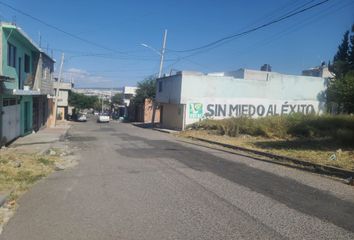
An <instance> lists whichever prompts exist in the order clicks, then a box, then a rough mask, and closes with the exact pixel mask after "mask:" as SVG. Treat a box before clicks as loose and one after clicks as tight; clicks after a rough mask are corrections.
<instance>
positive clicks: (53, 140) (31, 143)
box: [9, 121, 72, 153]
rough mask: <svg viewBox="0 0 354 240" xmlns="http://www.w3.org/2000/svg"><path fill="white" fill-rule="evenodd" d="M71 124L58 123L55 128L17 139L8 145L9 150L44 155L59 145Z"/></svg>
mask: <svg viewBox="0 0 354 240" xmlns="http://www.w3.org/2000/svg"><path fill="white" fill-rule="evenodd" d="M71 124H72V123H71V122H67V121H65V122H64V121H63V122H59V123H58V124H57V126H55V127H52V128H49V127H48V128H45V129H42V130H39V131H38V132H36V133H32V134H29V135H27V136H24V137H21V138H18V139H17V140H15V141H14V142H13V143H11V144H10V145H9V148H16V149H19V150H21V151H24V152H28V153H44V152H45V151H47V150H48V149H49V148H53V147H55V146H56V145H58V144H59V142H60V140H61V139H62V138H63V137H64V136H65V134H66V133H67V131H68V130H69V128H70V127H71Z"/></svg>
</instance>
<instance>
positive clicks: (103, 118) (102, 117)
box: [97, 114, 109, 123]
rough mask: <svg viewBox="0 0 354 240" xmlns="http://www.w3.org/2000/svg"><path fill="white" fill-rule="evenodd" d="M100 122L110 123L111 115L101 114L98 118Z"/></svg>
mask: <svg viewBox="0 0 354 240" xmlns="http://www.w3.org/2000/svg"><path fill="white" fill-rule="evenodd" d="M97 121H98V122H100V123H108V122H109V116H108V115H106V114H100V115H99V116H98V119H97Z"/></svg>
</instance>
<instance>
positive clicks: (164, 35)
mask: <svg viewBox="0 0 354 240" xmlns="http://www.w3.org/2000/svg"><path fill="white" fill-rule="evenodd" d="M166 38H167V30H166V29H165V32H164V34H163V41H162V49H161V51H158V50H156V49H155V48H153V47H151V46H149V45H147V44H145V43H141V44H140V45H141V46H143V47H146V48H148V49H151V50H152V51H154V52H155V53H157V54H158V55H159V56H160V69H159V75H158V78H160V77H161V75H162V67H163V59H164V55H165V49H166Z"/></svg>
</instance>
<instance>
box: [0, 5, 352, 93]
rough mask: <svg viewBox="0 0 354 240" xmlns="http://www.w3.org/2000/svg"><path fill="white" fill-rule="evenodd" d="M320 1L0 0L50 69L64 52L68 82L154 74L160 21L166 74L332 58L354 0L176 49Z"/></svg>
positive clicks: (94, 83)
mask: <svg viewBox="0 0 354 240" xmlns="http://www.w3.org/2000/svg"><path fill="white" fill-rule="evenodd" d="M322 1H323V0H267V1H263V0H219V1H216V0H149V1H146V0H117V1H114V0H105V1H102V0H100V1H98V0H90V1H88V0H60V1H55V0H51V1H43V0H31V1H28V0H11V1H9V0H0V19H1V21H7V22H16V24H17V26H19V27H21V28H22V29H23V30H24V31H25V32H26V33H27V34H28V35H29V36H30V37H31V38H32V39H33V41H34V42H36V43H37V44H38V45H39V44H40V46H41V47H42V48H43V49H44V50H45V51H48V53H49V54H52V53H53V57H54V58H55V60H56V67H55V71H56V73H57V72H58V70H59V65H60V59H61V55H62V53H64V56H65V57H64V64H63V72H64V75H63V76H64V77H65V80H66V81H70V80H71V79H72V80H73V81H74V83H75V87H77V88H88V87H103V88H118V87H122V86H135V85H136V83H137V82H139V81H142V80H144V79H145V78H147V77H149V76H151V75H154V74H157V72H158V71H159V64H160V56H159V53H158V52H159V51H160V49H161V47H162V39H163V32H164V30H165V29H167V31H168V34H167V41H166V52H165V61H164V68H163V73H165V74H170V73H171V72H172V73H173V72H175V71H180V70H188V71H200V72H204V73H207V72H224V71H232V70H237V69H239V68H250V69H259V68H260V66H261V65H263V64H265V63H267V64H270V65H271V66H272V70H273V71H276V72H280V73H284V74H301V71H302V70H304V69H307V68H311V67H315V66H318V65H320V63H321V62H322V61H326V62H328V60H332V59H333V56H334V54H335V53H336V51H337V48H338V45H339V44H340V42H341V40H342V38H343V34H344V32H345V31H346V30H349V29H350V28H351V25H352V24H354V0H329V1H328V2H326V3H324V4H322V5H320V6H318V7H315V8H312V9H310V10H308V11H306V12H303V13H300V14H298V15H295V16H293V17H290V18H288V19H285V20H283V21H281V22H278V23H274V24H272V25H270V26H268V27H265V28H261V29H259V30H257V31H253V32H251V33H249V34H246V35H243V36H241V37H236V38H233V39H231V40H228V41H226V42H223V43H222V44H220V45H216V47H212V48H207V49H203V50H200V51H191V52H183V50H188V49H193V48H198V47H200V46H203V45H206V44H208V43H210V42H213V41H215V40H218V39H221V38H223V37H225V36H229V35H232V34H237V33H240V32H243V31H247V30H250V29H252V28H255V27H258V26H261V25H263V24H266V23H268V22H270V21H272V20H275V19H279V18H280V17H282V16H284V15H286V14H287V13H290V12H292V11H295V10H299V9H302V8H306V7H309V6H311V5H313V4H316V3H319V2H322ZM1 3H6V4H9V5H11V6H12V7H13V8H14V9H16V10H19V11H22V13H25V14H21V13H20V12H18V11H15V10H14V9H11V8H9V7H7V6H5V5H2V4H1ZM302 6H303V7H302ZM28 15H30V16H31V17H29V16H28ZM33 18H36V19H39V20H41V21H42V22H39V21H36V20H34V19H33ZM48 25H50V26H52V27H49V26H48ZM58 29H59V30H58ZM63 32H65V33H63ZM142 44H145V45H147V46H149V48H147V47H144V46H142ZM181 51H182V52H181Z"/></svg>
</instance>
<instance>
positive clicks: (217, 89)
mask: <svg viewBox="0 0 354 240" xmlns="http://www.w3.org/2000/svg"><path fill="white" fill-rule="evenodd" d="M323 90H325V80H324V78H321V77H310V76H295V75H285V74H280V73H276V72H265V71H257V70H249V69H240V70H237V71H233V72H219V73H210V74H203V73H199V72H186V71H183V72H177V73H176V74H175V75H172V76H167V77H162V78H160V79H158V80H157V91H156V101H157V103H158V104H159V107H160V109H161V110H160V111H161V125H162V127H165V128H171V129H184V128H185V127H186V126H187V125H188V124H191V123H194V122H197V121H199V120H201V119H203V118H214V119H222V118H229V117H239V116H249V117H263V116H269V115H281V114H289V113H295V112H301V113H305V114H307V113H321V112H322V110H323V108H324V103H323V102H321V100H320V94H321V92H322V91H323Z"/></svg>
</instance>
